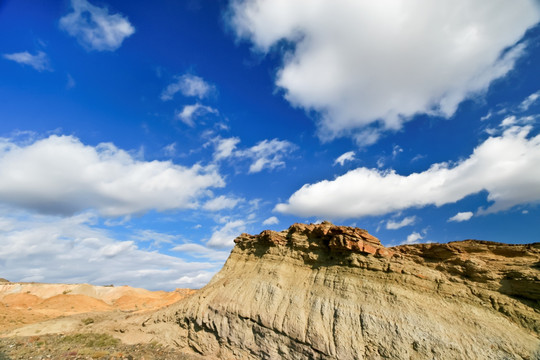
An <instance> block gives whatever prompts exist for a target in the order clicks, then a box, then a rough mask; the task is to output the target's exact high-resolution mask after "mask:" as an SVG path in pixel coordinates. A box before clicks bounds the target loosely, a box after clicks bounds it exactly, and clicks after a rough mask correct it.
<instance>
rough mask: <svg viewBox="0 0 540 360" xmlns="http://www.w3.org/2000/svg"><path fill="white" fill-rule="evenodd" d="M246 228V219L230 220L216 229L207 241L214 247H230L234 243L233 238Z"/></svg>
mask: <svg viewBox="0 0 540 360" xmlns="http://www.w3.org/2000/svg"><path fill="white" fill-rule="evenodd" d="M245 230H246V222H245V221H244V220H233V221H228V222H227V223H226V224H225V225H223V226H222V227H221V228H219V229H217V230H215V231H214V232H213V233H212V236H211V237H210V240H208V242H207V243H206V244H207V245H208V246H210V247H213V248H228V247H232V246H233V245H234V243H233V240H234V239H235V238H236V237H237V236H238V235H240V234H241V233H243V232H244V231H245Z"/></svg>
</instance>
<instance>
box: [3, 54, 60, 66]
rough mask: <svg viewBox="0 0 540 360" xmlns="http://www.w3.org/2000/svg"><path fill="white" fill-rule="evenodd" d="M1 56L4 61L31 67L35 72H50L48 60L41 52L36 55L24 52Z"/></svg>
mask: <svg viewBox="0 0 540 360" xmlns="http://www.w3.org/2000/svg"><path fill="white" fill-rule="evenodd" d="M2 56H3V57H4V58H5V59H8V60H12V61H15V62H18V63H19V64H23V65H28V66H31V67H33V68H34V69H36V70H37V71H43V70H50V67H49V58H48V57H47V54H45V53H44V52H43V51H38V52H37V54H36V55H32V54H30V53H29V52H28V51H24V52H20V53H13V54H4V55H2Z"/></svg>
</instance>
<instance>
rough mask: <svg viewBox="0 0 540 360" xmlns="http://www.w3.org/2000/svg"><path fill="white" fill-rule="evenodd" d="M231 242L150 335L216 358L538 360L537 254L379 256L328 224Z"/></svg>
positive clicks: (523, 249)
mask: <svg viewBox="0 0 540 360" xmlns="http://www.w3.org/2000/svg"><path fill="white" fill-rule="evenodd" d="M235 243H236V246H235V248H234V249H233V251H232V252H231V255H230V257H229V259H228V260H227V262H226V264H225V266H224V267H223V269H222V270H221V271H220V272H219V273H218V274H217V275H216V276H215V277H214V278H213V279H212V281H211V282H210V283H209V284H208V285H207V286H206V287H204V288H203V289H201V290H199V291H198V292H196V293H195V294H193V295H192V296H190V297H188V298H186V299H184V300H182V301H180V302H179V303H177V304H175V305H173V306H172V307H170V308H167V309H164V310H162V311H160V312H158V313H156V314H155V315H153V316H152V317H150V318H148V319H147V320H146V321H145V322H144V324H143V325H144V326H145V327H146V328H147V329H148V331H151V330H150V329H152V328H155V329H158V328H159V327H160V326H164V325H165V324H168V325H167V326H170V325H171V324H173V325H174V327H176V328H177V330H176V334H175V337H174V339H172V342H174V343H175V345H176V346H179V347H181V348H183V349H191V350H193V351H196V352H198V353H200V354H203V355H205V356H208V357H215V358H222V359H295V360H297V359H341V360H346V359H531V360H532V359H540V339H539V333H540V243H535V244H528V245H508V244H499V243H493V242H487V241H475V240H467V241H462V242H452V243H448V244H419V245H404V246H397V247H392V248H385V247H384V246H382V245H381V243H380V242H379V240H378V239H377V238H375V237H373V236H371V235H369V234H368V233H367V231H365V230H361V229H356V228H351V227H342V226H334V225H332V224H330V223H328V222H324V223H322V224H320V225H304V224H294V225H292V226H291V227H290V228H289V229H288V230H285V231H282V232H274V231H263V232H262V233H261V234H260V235H256V236H252V235H248V234H242V235H240V236H239V237H238V238H237V239H236V240H235Z"/></svg>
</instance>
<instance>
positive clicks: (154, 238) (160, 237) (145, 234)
mask: <svg viewBox="0 0 540 360" xmlns="http://www.w3.org/2000/svg"><path fill="white" fill-rule="evenodd" d="M132 238H133V239H135V240H137V241H142V242H152V244H153V245H154V246H156V247H158V246H160V245H161V244H163V243H166V244H170V243H172V242H173V241H175V240H176V239H178V238H179V236H178V235H171V234H165V233H161V232H157V231H154V230H148V229H146V230H138V231H136V232H135V234H134V235H133V236H132Z"/></svg>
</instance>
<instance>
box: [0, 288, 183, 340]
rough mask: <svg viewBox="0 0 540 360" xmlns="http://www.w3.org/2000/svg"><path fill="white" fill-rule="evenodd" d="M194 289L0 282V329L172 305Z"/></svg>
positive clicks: (142, 310) (143, 310)
mask: <svg viewBox="0 0 540 360" xmlns="http://www.w3.org/2000/svg"><path fill="white" fill-rule="evenodd" d="M192 292H193V290H189V289H177V290H176V291H172V292H166V291H149V290H145V289H138V288H132V287H129V286H120V287H112V286H94V285H89V284H39V283H10V282H0V332H5V331H8V330H13V329H16V328H19V327H22V326H24V325H28V324H34V323H39V322H42V321H45V320H49V319H54V318H59V317H66V316H71V315H76V314H84V313H103V312H105V313H107V312H114V311H123V312H130V313H134V312H136V313H141V312H145V311H151V310H156V309H159V308H162V307H164V306H167V305H170V304H172V303H175V302H177V301H178V300H180V299H182V298H184V297H185V296H187V295H189V294H190V293H192Z"/></svg>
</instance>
